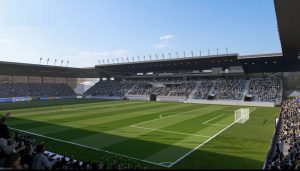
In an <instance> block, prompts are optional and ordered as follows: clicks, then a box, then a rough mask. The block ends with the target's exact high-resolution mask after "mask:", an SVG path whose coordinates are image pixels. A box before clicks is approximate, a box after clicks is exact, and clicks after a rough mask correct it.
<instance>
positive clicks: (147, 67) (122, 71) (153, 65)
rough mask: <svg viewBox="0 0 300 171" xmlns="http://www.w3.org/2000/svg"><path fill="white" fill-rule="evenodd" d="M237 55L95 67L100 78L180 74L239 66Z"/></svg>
mask: <svg viewBox="0 0 300 171" xmlns="http://www.w3.org/2000/svg"><path fill="white" fill-rule="evenodd" d="M237 56H238V54H237V53H233V54H222V55H210V56H196V57H186V58H173V59H164V60H150V61H141V62H128V63H115V64H105V65H96V66H95V68H96V70H97V71H98V72H99V75H100V76H130V75H136V74H137V73H146V72H172V73H176V72H181V71H193V70H200V71H201V70H205V69H211V68H212V67H222V68H225V67H229V66H240V63H239V62H238V60H237Z"/></svg>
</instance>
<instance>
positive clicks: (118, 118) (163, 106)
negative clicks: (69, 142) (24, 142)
mask: <svg viewBox="0 0 300 171" xmlns="http://www.w3.org/2000/svg"><path fill="white" fill-rule="evenodd" d="M156 107H157V108H158V106H156ZM163 108H167V106H165V105H162V106H161V107H160V109H163ZM147 110H152V108H148V109H147ZM147 110H144V112H145V111H147ZM137 114H139V113H137ZM120 115H121V116H124V117H121V116H120V117H118V116H115V118H114V120H120V119H122V118H126V117H135V116H132V115H128V114H126V113H125V114H120ZM108 117H111V116H108ZM89 119H91V120H94V121H95V118H89ZM100 121H102V123H103V122H107V120H106V119H103V118H102V119H101V118H100V120H99V122H100ZM96 122H98V121H97V120H96ZM76 124H78V125H76ZM63 125H64V124H63ZM68 125H74V126H75V125H76V126H75V127H77V128H80V129H84V130H89V129H87V128H84V127H87V126H86V125H85V124H80V122H79V123H74V122H69V124H68ZM97 126H98V127H101V126H102V125H101V124H99V125H97ZM90 128H91V127H90ZM68 131H69V130H66V131H63V132H55V133H49V134H47V136H50V137H51V136H55V137H56V136H57V134H64V133H68ZM70 131H71V130H70ZM90 131H93V132H95V133H99V131H98V132H96V131H95V130H90Z"/></svg>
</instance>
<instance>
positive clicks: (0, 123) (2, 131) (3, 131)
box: [0, 112, 10, 139]
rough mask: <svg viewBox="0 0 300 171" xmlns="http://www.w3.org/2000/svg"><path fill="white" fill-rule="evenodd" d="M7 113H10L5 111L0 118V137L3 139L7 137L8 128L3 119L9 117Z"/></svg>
mask: <svg viewBox="0 0 300 171" xmlns="http://www.w3.org/2000/svg"><path fill="white" fill-rule="evenodd" d="M9 115H10V113H9V112H7V113H5V115H4V116H2V117H1V118H0V138H5V139H8V138H9V132H8V128H7V125H6V124H5V121H6V119H7V118H8V117H9Z"/></svg>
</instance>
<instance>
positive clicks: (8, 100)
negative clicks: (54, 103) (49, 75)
mask: <svg viewBox="0 0 300 171" xmlns="http://www.w3.org/2000/svg"><path fill="white" fill-rule="evenodd" d="M70 98H76V96H62V97H31V96H24V97H8V98H0V103H14V102H29V101H32V100H54V99H70Z"/></svg>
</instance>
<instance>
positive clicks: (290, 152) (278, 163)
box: [266, 96, 300, 170]
mask: <svg viewBox="0 0 300 171" xmlns="http://www.w3.org/2000/svg"><path fill="white" fill-rule="evenodd" d="M280 120H281V124H278V126H279V132H276V133H275V135H274V136H275V142H274V143H275V144H274V147H275V148H274V150H273V152H272V155H271V158H269V159H268V161H267V163H266V169H272V170H299V169H300V141H299V140H300V96H299V97H296V98H293V99H289V100H286V101H285V102H283V104H282V107H281V112H280ZM278 123H280V122H278ZM278 134H279V136H278Z"/></svg>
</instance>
